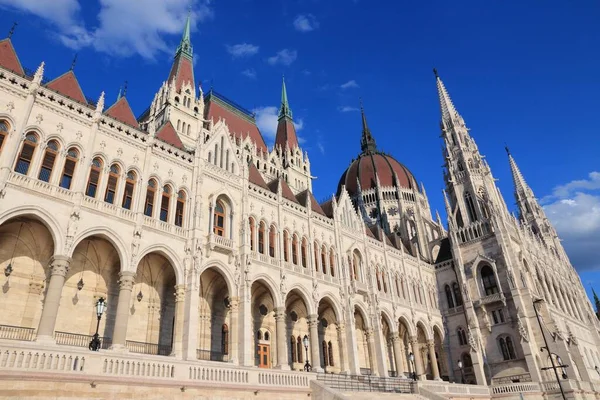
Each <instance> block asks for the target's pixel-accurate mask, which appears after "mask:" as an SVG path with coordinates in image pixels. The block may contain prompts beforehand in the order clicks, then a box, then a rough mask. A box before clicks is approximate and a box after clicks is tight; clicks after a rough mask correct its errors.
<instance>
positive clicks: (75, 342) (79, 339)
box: [54, 331, 112, 350]
mask: <svg viewBox="0 0 600 400" xmlns="http://www.w3.org/2000/svg"><path fill="white" fill-rule="evenodd" d="M54 339H55V340H56V344H60V345H63V346H75V347H89V346H90V341H91V340H92V335H83V334H81V333H71V332H60V331H56V332H54ZM100 343H101V345H100V348H101V349H104V350H106V349H108V348H109V347H110V346H111V345H112V339H111V338H109V337H102V336H101V337H100Z"/></svg>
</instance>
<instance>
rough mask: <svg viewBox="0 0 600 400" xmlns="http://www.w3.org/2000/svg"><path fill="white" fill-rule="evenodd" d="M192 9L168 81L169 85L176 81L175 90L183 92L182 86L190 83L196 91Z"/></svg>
mask: <svg viewBox="0 0 600 400" xmlns="http://www.w3.org/2000/svg"><path fill="white" fill-rule="evenodd" d="M191 18H192V14H191V10H190V11H189V12H188V15H187V18H186V20H185V26H184V28H183V34H182V36H181V42H180V43H179V46H177V51H176V52H175V60H174V61H173V65H172V66H171V72H170V73H169V79H168V83H169V85H170V84H171V83H172V82H173V81H175V90H176V91H177V92H178V93H179V92H181V86H183V85H184V84H189V85H190V86H191V87H192V90H194V91H195V86H196V84H195V82H194V66H193V57H194V51H193V47H192V40H191V33H190V32H191Z"/></svg>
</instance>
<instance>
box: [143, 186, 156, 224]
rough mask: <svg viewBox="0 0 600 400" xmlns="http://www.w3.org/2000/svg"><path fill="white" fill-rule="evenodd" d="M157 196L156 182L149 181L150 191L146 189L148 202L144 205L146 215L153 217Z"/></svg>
mask: <svg viewBox="0 0 600 400" xmlns="http://www.w3.org/2000/svg"><path fill="white" fill-rule="evenodd" d="M155 196H156V180H154V179H150V180H149V181H148V189H146V202H145V204H144V215H145V216H147V217H152V215H153V213H154V198H155Z"/></svg>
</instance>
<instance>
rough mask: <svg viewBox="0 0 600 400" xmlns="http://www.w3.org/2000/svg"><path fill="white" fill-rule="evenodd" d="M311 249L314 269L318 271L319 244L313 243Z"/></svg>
mask: <svg viewBox="0 0 600 400" xmlns="http://www.w3.org/2000/svg"><path fill="white" fill-rule="evenodd" d="M313 250H314V253H315V271H317V272H319V245H318V244H317V242H314V243H313Z"/></svg>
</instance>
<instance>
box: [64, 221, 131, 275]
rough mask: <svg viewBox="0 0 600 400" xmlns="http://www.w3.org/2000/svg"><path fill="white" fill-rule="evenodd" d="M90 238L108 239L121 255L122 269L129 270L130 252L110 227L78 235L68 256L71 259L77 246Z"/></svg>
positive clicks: (97, 228) (92, 229) (87, 230)
mask: <svg viewBox="0 0 600 400" xmlns="http://www.w3.org/2000/svg"><path fill="white" fill-rule="evenodd" d="M90 236H99V237H101V238H103V239H106V240H107V241H108V242H109V243H111V244H112V245H113V246H114V247H115V249H116V250H117V254H118V255H119V261H120V262H121V269H122V270H125V268H127V266H128V265H129V263H128V262H127V260H128V259H129V257H128V252H127V250H126V246H125V243H123V241H122V240H121V238H120V237H119V235H117V234H116V232H114V231H113V230H112V229H110V228H108V227H94V228H89V229H86V230H85V231H83V232H81V233H80V234H79V235H77V238H76V239H75V240H74V241H73V246H71V248H70V249H69V254H66V255H67V256H69V257H72V256H73V251H75V248H76V247H77V245H78V244H79V243H80V242H81V241H83V240H84V239H87V238H89V237H90ZM134 272H135V271H134Z"/></svg>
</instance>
